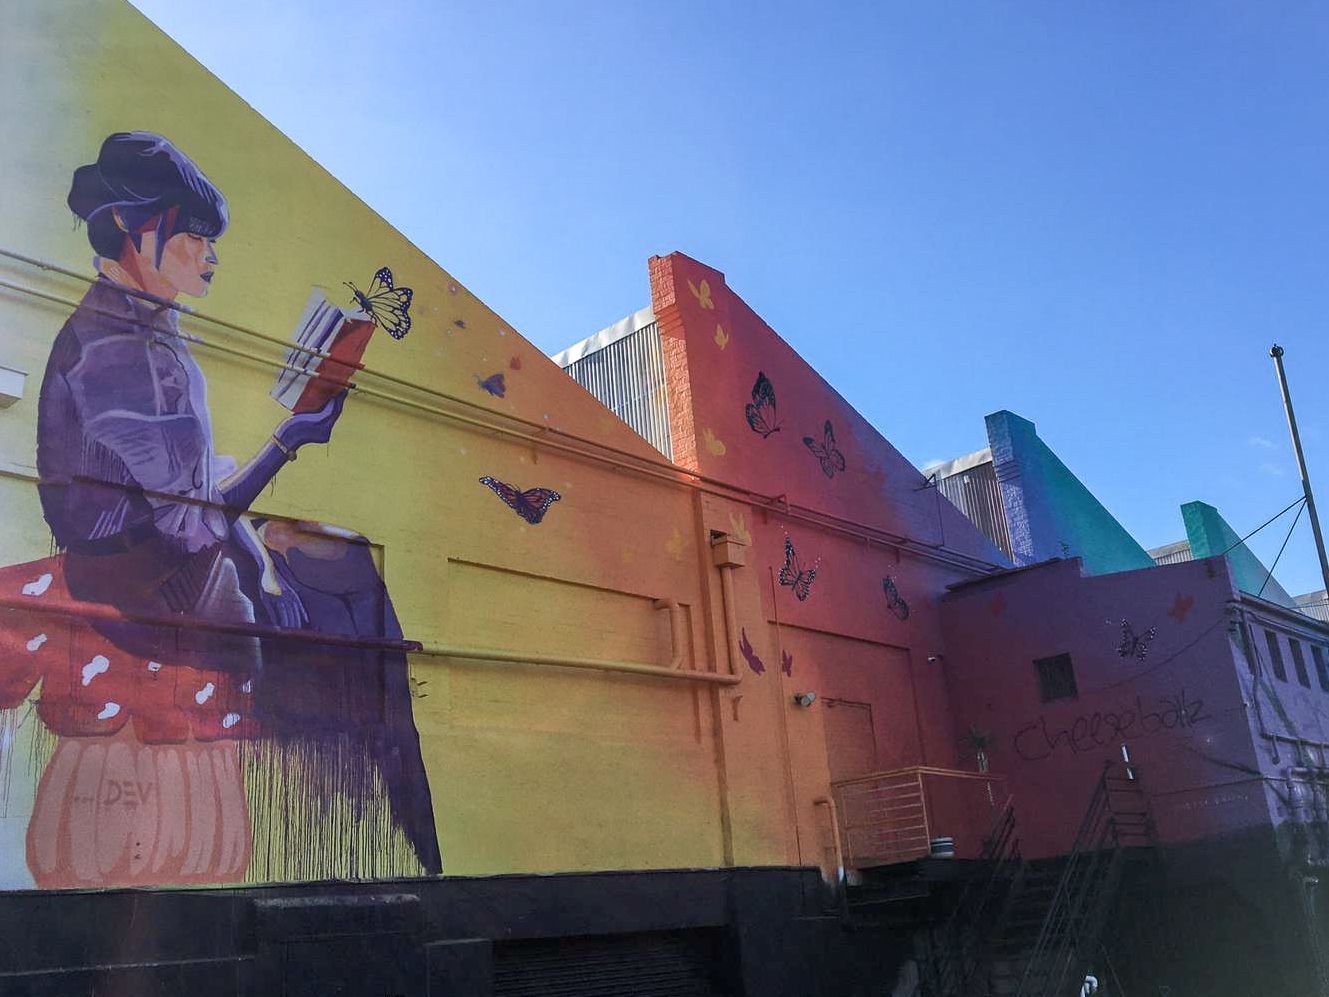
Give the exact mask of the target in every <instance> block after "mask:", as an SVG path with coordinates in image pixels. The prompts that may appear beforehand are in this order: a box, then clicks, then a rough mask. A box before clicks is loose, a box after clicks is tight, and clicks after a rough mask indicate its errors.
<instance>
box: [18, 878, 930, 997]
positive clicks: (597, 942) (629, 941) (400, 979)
mask: <svg viewBox="0 0 1329 997" xmlns="http://www.w3.org/2000/svg"><path fill="white" fill-rule="evenodd" d="M826 901H827V898H826V896H825V893H824V889H823V887H822V885H821V882H820V879H819V877H818V875H817V873H816V871H815V870H811V869H790V868H773V869H733V870H703V871H668V872H624V873H596V874H585V875H581V874H568V875H554V876H500V877H489V878H474V879H470V878H468V879H438V880H408V881H398V882H387V883H383V882H380V883H375V884H345V883H339V884H316V885H301V886H290V887H262V888H248V889H235V890H198V891H133V890H122V891H107V892H97V893H82V892H54V893H10V894H0V997H75V995H77V997H158V995H161V997H168V995H169V997H176V995H179V997H259V995H262V997H315V995H316V997H338V995H344V997H439V995H445V994H446V995H449V997H508V995H513V997H515V995H517V994H522V995H536V994H548V995H550V997H556V995H564V994H569V995H570V994H578V995H582V994H586V995H591V994H594V995H596V997H614V995H618V994H623V995H631V997H651V995H659V997H668V995H672V994H695V995H699V997H707V995H717V997H719V995H735V997H738V995H746V994H753V995H756V994H762V995H772V994H780V995H785V994H788V995H802V994H806V995H809V997H830V995H832V994H834V995H841V994H843V995H856V994H863V995H866V994H875V993H882V992H887V993H889V983H890V980H892V979H893V978H894V976H895V974H896V973H898V971H899V969H900V965H901V963H902V962H903V960H904V959H905V956H906V953H907V951H908V939H907V938H900V937H890V936H882V937H877V938H873V937H870V935H871V933H870V932H869V933H864V932H863V931H849V930H847V929H846V928H845V926H844V925H843V924H842V922H841V921H840V920H839V919H838V917H836V916H835V915H834V914H833V913H832V912H830V911H828V908H827V904H826ZM883 986H885V990H883Z"/></svg>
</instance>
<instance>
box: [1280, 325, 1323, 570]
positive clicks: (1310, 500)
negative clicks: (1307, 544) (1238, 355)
mask: <svg viewBox="0 0 1329 997" xmlns="http://www.w3.org/2000/svg"><path fill="white" fill-rule="evenodd" d="M1269 355H1270V356H1271V357H1273V358H1274V368H1275V369H1276V370H1277V371H1278V386H1279V387H1280V388H1281V389H1282V390H1283V409H1284V410H1285V411H1286V412H1287V428H1288V430H1289V431H1290V432H1291V433H1292V449H1293V450H1294V451H1295V452H1296V454H1297V469H1298V470H1299V471H1300V472H1301V488H1302V491H1304V492H1305V493H1306V512H1307V513H1308V514H1309V515H1310V517H1311V532H1313V533H1314V534H1315V550H1316V551H1317V552H1318V553H1319V555H1320V578H1321V579H1322V580H1323V581H1324V588H1325V591H1326V592H1329V557H1325V553H1324V535H1323V534H1322V533H1321V532H1320V517H1319V516H1317V515H1316V514H1315V496H1314V495H1312V494H1311V476H1310V474H1308V473H1307V471H1306V455H1305V454H1303V453H1302V452H1301V434H1300V433H1298V432H1297V417H1296V416H1295V415H1293V414H1292V395H1291V394H1289V393H1288V390H1287V375H1286V374H1285V373H1283V347H1281V346H1279V345H1278V344H1277V343H1275V344H1274V345H1273V346H1271V347H1270V348H1269Z"/></svg>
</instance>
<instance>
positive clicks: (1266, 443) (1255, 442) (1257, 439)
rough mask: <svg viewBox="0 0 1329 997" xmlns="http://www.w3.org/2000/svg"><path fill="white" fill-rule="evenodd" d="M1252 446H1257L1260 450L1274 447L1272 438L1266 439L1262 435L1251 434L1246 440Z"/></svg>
mask: <svg viewBox="0 0 1329 997" xmlns="http://www.w3.org/2000/svg"><path fill="white" fill-rule="evenodd" d="M1246 442H1247V443H1248V444H1250V445H1251V446H1253V447H1259V448H1260V449H1262V450H1272V449H1273V448H1274V445H1275V444H1274V441H1273V440H1266V439H1265V438H1264V437H1263V436H1252V437H1251V438H1250V439H1249V440H1247V441H1246Z"/></svg>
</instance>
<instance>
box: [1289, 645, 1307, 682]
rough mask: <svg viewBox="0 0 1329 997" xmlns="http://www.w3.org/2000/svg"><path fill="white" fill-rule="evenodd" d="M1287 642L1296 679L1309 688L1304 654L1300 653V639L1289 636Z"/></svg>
mask: <svg viewBox="0 0 1329 997" xmlns="http://www.w3.org/2000/svg"><path fill="white" fill-rule="evenodd" d="M1287 642H1288V646H1289V647H1291V648H1292V667H1294V668H1295V669H1296V670H1297V681H1298V682H1300V683H1301V684H1302V685H1304V686H1305V687H1306V688H1307V689H1309V688H1310V687H1311V677H1310V676H1309V675H1307V674H1306V656H1305V655H1304V654H1302V653H1301V641H1299V640H1296V639H1294V638H1292V637H1289V638H1288V639H1287Z"/></svg>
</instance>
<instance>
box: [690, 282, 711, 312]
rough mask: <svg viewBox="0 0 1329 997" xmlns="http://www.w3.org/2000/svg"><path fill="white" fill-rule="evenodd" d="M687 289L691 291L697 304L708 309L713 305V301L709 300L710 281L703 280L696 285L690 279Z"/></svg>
mask: <svg viewBox="0 0 1329 997" xmlns="http://www.w3.org/2000/svg"><path fill="white" fill-rule="evenodd" d="M688 290H689V291H691V292H692V296H693V297H694V298H696V299H697V304H699V305H700V306H701V307H702V308H705V309H707V310H710V309H712V308H714V307H715V302H714V301H712V300H711V283H710V281H708V280H703V281H702V282H701V284H700V285H697V284H694V283H692V281H691V280H689V281H688Z"/></svg>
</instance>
